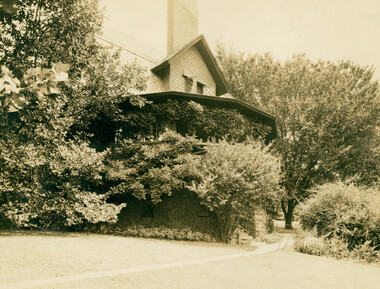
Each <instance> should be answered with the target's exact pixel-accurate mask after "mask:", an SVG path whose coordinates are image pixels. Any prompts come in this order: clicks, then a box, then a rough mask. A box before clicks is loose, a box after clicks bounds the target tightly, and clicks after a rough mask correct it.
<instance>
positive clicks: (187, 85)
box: [183, 75, 194, 92]
mask: <svg viewBox="0 0 380 289" xmlns="http://www.w3.org/2000/svg"><path fill="white" fill-rule="evenodd" d="M183 77H184V78H185V92H192V90H193V84H194V80H193V79H192V78H191V77H188V76H186V75H184V76H183Z"/></svg>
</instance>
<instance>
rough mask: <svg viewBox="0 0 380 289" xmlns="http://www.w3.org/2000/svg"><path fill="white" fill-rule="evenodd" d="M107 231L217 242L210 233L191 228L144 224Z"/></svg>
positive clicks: (139, 235) (140, 235)
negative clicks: (144, 225)
mask: <svg viewBox="0 0 380 289" xmlns="http://www.w3.org/2000/svg"><path fill="white" fill-rule="evenodd" d="M107 232H113V233H116V234H118V235H122V236H131V237H141V238H157V239H167V240H179V241H203V242H215V239H214V238H212V237H211V236H210V235H209V234H204V233H201V232H193V231H191V229H190V228H183V229H172V228H165V227H152V228H147V227H143V226H133V227H126V228H123V229H122V230H121V229H116V230H110V231H108V230H107Z"/></svg>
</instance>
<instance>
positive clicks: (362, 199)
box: [300, 182, 380, 251]
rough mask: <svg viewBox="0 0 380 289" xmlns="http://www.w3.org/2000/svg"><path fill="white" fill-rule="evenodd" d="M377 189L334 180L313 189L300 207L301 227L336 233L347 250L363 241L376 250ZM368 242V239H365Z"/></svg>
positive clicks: (379, 241)
mask: <svg viewBox="0 0 380 289" xmlns="http://www.w3.org/2000/svg"><path fill="white" fill-rule="evenodd" d="M379 208H380V192H379V191H378V190H376V189H374V188H368V187H356V186H354V185H352V184H351V185H347V184H343V183H342V182H337V183H333V184H325V185H323V186H321V187H318V188H317V189H316V194H315V195H314V196H313V197H311V198H310V199H309V200H308V201H307V202H306V203H305V204H303V205H302V207H301V210H300V223H301V225H302V227H303V228H304V229H307V230H312V229H313V228H316V233H317V236H318V237H320V236H326V237H328V238H333V237H334V236H337V237H338V238H340V239H341V240H342V241H343V242H344V243H346V244H347V246H348V249H349V250H350V251H352V250H354V248H359V247H361V246H363V245H364V244H367V245H366V246H370V247H372V248H373V249H374V250H376V251H378V250H380V210H379ZM368 242H369V243H368Z"/></svg>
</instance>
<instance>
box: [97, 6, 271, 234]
mask: <svg viewBox="0 0 380 289" xmlns="http://www.w3.org/2000/svg"><path fill="white" fill-rule="evenodd" d="M198 23H199V21H198V12H197V4H196V0H168V41H167V55H166V57H163V59H161V60H159V59H157V54H156V53H155V54H154V55H152V54H151V53H150V51H149V49H148V48H147V47H146V46H144V45H142V44H139V45H136V43H135V48H137V49H136V50H133V49H131V48H130V47H128V48H126V47H124V46H123V45H122V44H118V43H115V42H120V40H118V39H115V40H105V39H103V41H106V42H108V43H112V44H113V45H116V46H119V47H120V48H121V57H122V59H123V61H125V62H133V61H137V62H138V63H139V64H140V65H141V66H143V67H145V68H146V71H147V77H148V81H147V88H146V90H145V91H143V92H139V94H140V95H141V96H143V97H145V98H147V99H148V100H150V101H151V102H152V103H153V104H156V105H157V104H162V106H159V109H161V111H159V112H157V111H154V109H152V105H145V106H144V107H143V108H140V107H134V106H131V105H128V104H125V106H124V107H123V109H124V110H125V111H128V114H127V117H128V118H131V115H132V116H133V115H134V113H135V116H134V117H132V118H134V121H133V122H134V123H137V126H136V127H137V129H136V131H135V132H136V135H133V134H131V132H134V129H135V127H133V125H131V124H129V123H128V124H127V121H125V124H124V125H123V124H122V125H121V128H118V129H121V130H122V132H121V134H122V136H124V137H136V136H143V137H144V138H145V137H149V135H152V137H157V136H158V134H159V132H161V131H162V130H163V129H165V128H169V129H172V130H175V131H177V132H179V133H182V134H189V133H191V132H193V133H194V134H195V135H196V136H198V137H201V138H207V137H209V136H215V132H214V135H212V134H211V133H212V132H213V130H212V129H210V128H209V127H208V129H207V130H203V131H202V127H201V126H202V124H200V125H199V124H192V121H193V120H192V119H189V116H188V114H184V115H183V111H182V110H184V109H186V108H187V106H186V105H187V104H190V103H191V104H192V105H193V104H194V103H195V104H196V105H200V106H201V108H202V109H205V110H207V112H208V114H207V116H206V120H207V117H209V116H215V115H217V114H219V113H223V114H224V115H223V117H221V118H219V119H218V121H219V122H216V123H217V125H218V126H220V127H222V128H227V130H221V131H222V133H223V134H224V133H230V131H229V129H228V128H229V123H228V122H229V115H235V116H237V119H239V120H240V121H241V125H242V126H247V128H248V129H255V128H257V127H263V128H264V127H265V132H266V135H265V140H266V141H267V142H269V141H271V140H273V139H274V138H275V137H276V119H275V117H273V116H272V115H270V114H268V113H266V112H264V111H262V110H260V109H257V108H255V107H253V106H251V105H249V104H247V103H245V102H243V101H240V100H238V99H236V98H234V97H233V96H232V95H231V94H229V88H228V83H227V81H226V79H225V77H224V75H223V72H222V70H221V68H220V67H219V64H218V62H217V60H216V58H215V56H214V55H213V52H212V50H211V48H210V46H209V44H208V43H207V40H206V39H205V37H204V36H203V35H200V34H199V24H198ZM131 42H134V41H133V40H131ZM127 45H131V43H127ZM152 52H153V51H152ZM165 104H173V107H172V108H171V109H170V110H169V109H168V110H165V109H167V107H165ZM177 104H180V105H177ZM181 105H182V106H181ZM173 111H174V113H173ZM155 114H159V115H160V116H157V115H155ZM146 115H149V117H148V118H147V119H145V118H144V117H146ZM203 120H204V119H203ZM145 123H146V124H145ZM249 123H251V124H255V125H257V127H255V126H254V125H251V126H250V125H248V124H249ZM191 125H193V127H192V130H190V128H189V127H190V126H191ZM197 125H198V126H197ZM233 125H235V126H236V122H233ZM242 131H243V132H244V130H242ZM244 133H245V132H244ZM244 133H243V134H244ZM253 133H254V132H251V133H250V132H247V134H248V135H250V134H253ZM223 134H222V135H223ZM219 136H220V134H219ZM241 136H242V137H243V136H244V135H241ZM127 198H128V199H127V200H125V199H124V200H123V201H126V202H127V204H128V206H127V207H126V208H125V209H124V210H123V212H122V214H121V217H120V220H121V223H124V224H125V225H126V226H128V225H147V226H149V225H151V224H154V225H157V224H165V225H168V224H169V225H170V226H174V227H183V226H189V227H192V229H194V230H204V229H207V228H209V227H211V226H212V223H213V222H215V218H213V217H212V212H209V211H208V210H207V209H205V208H204V207H202V206H201V205H200V202H199V200H198V199H197V197H196V196H194V194H192V193H191V192H189V191H182V192H178V194H174V195H173V196H170V197H169V196H165V197H164V198H163V202H161V203H159V204H158V205H157V206H152V205H151V204H149V201H146V200H137V199H134V198H133V197H131V196H127Z"/></svg>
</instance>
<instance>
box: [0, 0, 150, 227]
mask: <svg viewBox="0 0 380 289" xmlns="http://www.w3.org/2000/svg"><path fill="white" fill-rule="evenodd" d="M11 2H12V1H7V2H3V3H2V9H1V10H0V31H1V33H0V51H1V52H0V63H1V64H3V65H4V66H3V68H2V74H1V75H0V77H1V78H0V85H1V86H0V100H1V112H2V115H1V119H0V124H1V129H0V137H1V141H0V166H1V168H2V170H1V172H0V204H1V210H0V215H2V218H4V217H5V218H6V219H8V220H11V221H12V222H13V223H14V224H15V225H17V226H20V227H29V228H31V227H37V228H40V229H41V228H42V229H58V228H63V227H72V226H80V225H81V224H86V223H99V222H116V220H117V215H118V213H119V212H120V210H121V209H122V208H123V207H124V206H125V205H124V204H121V205H119V206H117V205H114V204H109V203H107V201H106V199H107V197H108V196H107V195H102V194H99V193H98V191H99V186H101V185H102V182H103V168H104V165H103V160H104V153H99V152H97V151H96V150H95V149H93V148H91V147H90V142H89V140H88V137H89V133H91V131H90V129H89V126H90V125H89V123H91V122H93V121H94V120H96V119H97V118H99V115H107V116H110V115H112V116H115V117H116V116H117V115H118V111H119V108H118V106H117V104H118V103H120V102H122V101H126V100H127V99H128V100H130V102H131V103H133V104H137V105H143V103H144V101H143V100H142V99H141V98H139V97H138V96H135V95H134V92H135V91H137V90H139V89H141V88H143V87H144V85H145V84H144V79H145V78H144V75H143V73H141V75H140V74H139V73H140V72H142V69H141V68H139V67H138V66H137V65H132V66H130V67H126V66H123V65H121V63H120V59H119V53H118V52H117V51H116V52H115V51H110V50H108V49H107V48H106V47H104V46H102V45H100V44H98V43H97V41H96V39H95V33H98V32H100V27H101V19H102V17H101V11H100V10H99V9H98V7H97V1H87V0H67V1H44V0H43V1H33V0H29V1H19V2H17V3H16V2H14V1H13V2H12V3H11ZM60 61H63V62H65V64H63V63H61V62H60ZM103 61H105V63H103ZM54 63H56V64H54ZM5 67H8V68H9V69H10V70H8V69H7V68H5ZM69 75H70V77H69V79H68V80H67V81H66V82H62V81H63V80H66V79H67V78H68V76H69ZM114 86H115V87H116V88H115V87H114ZM91 108H92V109H91ZM15 111H17V113H15ZM15 119H16V121H15Z"/></svg>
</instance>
